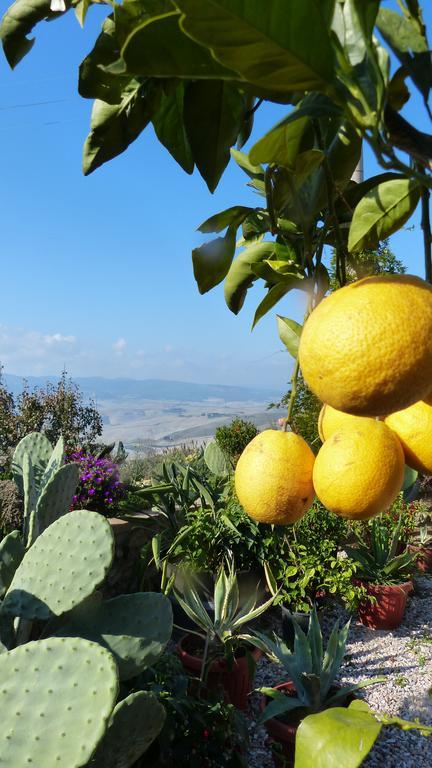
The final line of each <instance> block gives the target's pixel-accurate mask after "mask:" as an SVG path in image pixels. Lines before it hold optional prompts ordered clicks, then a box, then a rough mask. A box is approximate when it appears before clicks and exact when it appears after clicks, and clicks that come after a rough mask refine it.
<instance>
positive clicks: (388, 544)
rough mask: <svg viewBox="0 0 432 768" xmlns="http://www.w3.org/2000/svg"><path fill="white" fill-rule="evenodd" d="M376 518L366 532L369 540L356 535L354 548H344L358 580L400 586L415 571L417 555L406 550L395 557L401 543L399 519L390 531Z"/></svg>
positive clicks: (389, 527) (381, 520)
mask: <svg viewBox="0 0 432 768" xmlns="http://www.w3.org/2000/svg"><path fill="white" fill-rule="evenodd" d="M383 520H384V518H383V517H380V518H378V517H375V518H374V519H373V520H372V523H371V526H370V530H369V534H370V536H369V541H366V540H364V539H363V538H362V536H361V534H359V533H357V542H358V543H357V546H356V547H355V548H354V547H346V552H347V554H348V556H349V557H350V558H351V559H352V560H353V562H354V563H356V564H357V566H358V577H359V578H361V579H363V580H364V581H368V582H371V583H372V584H401V583H402V582H404V581H408V580H409V579H410V578H411V576H412V573H413V571H414V570H415V559H416V555H415V554H413V553H410V552H408V551H403V552H402V553H401V554H397V552H398V548H399V545H400V543H401V541H402V540H401V530H402V519H400V521H399V522H398V524H397V525H396V526H395V527H394V528H393V527H392V526H389V525H388V523H387V524H386V523H385V522H383Z"/></svg>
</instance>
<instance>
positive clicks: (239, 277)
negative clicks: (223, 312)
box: [224, 243, 275, 315]
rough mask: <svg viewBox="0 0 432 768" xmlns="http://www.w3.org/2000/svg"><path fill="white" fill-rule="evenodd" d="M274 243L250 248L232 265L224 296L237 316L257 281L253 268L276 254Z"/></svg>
mask: <svg viewBox="0 0 432 768" xmlns="http://www.w3.org/2000/svg"><path fill="white" fill-rule="evenodd" d="M274 245H275V244H274V243H257V244H255V245H250V246H248V247H247V248H246V249H245V250H244V251H243V252H242V253H241V254H240V255H239V256H238V257H237V259H236V260H235V261H234V262H233V263H232V264H231V267H230V269H229V272H228V274H227V276H226V279H225V285H224V295H225V301H226V304H227V306H228V308H229V309H230V310H231V312H233V313H234V314H235V315H237V314H238V313H239V312H240V310H241V308H242V306H243V304H244V300H245V298H246V294H247V292H248V290H249V288H250V287H251V286H252V285H253V283H254V282H255V280H257V279H258V278H257V275H256V274H255V273H254V271H253V266H254V265H255V264H258V263H260V262H262V261H264V260H265V259H267V258H268V257H269V256H271V255H272V254H273V253H274Z"/></svg>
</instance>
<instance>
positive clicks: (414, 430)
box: [385, 397, 432, 475]
mask: <svg viewBox="0 0 432 768" xmlns="http://www.w3.org/2000/svg"><path fill="white" fill-rule="evenodd" d="M385 423H386V424H387V426H389V427H390V429H392V430H393V432H395V433H396V435H397V436H398V438H399V440H400V441H401V443H402V448H403V449H404V453H405V462H406V463H407V464H408V466H409V467H412V468H413V469H417V471H418V472H423V473H424V474H425V475H430V474H432V397H428V398H426V400H419V402H418V403H414V405H410V406H409V408H404V410H403V411H396V413H392V414H391V415H390V416H387V418H386V420H385Z"/></svg>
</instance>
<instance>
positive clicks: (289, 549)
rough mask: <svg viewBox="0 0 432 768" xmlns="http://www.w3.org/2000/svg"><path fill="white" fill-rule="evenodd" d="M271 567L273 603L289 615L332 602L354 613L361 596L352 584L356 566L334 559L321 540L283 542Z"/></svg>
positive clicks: (332, 549)
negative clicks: (275, 589) (276, 586)
mask: <svg viewBox="0 0 432 768" xmlns="http://www.w3.org/2000/svg"><path fill="white" fill-rule="evenodd" d="M271 567H272V572H273V575H274V577H275V580H276V583H277V584H278V587H279V591H278V594H277V596H276V600H275V602H276V603H281V604H282V605H283V606H284V607H285V608H288V609H289V610H290V611H293V612H299V613H308V612H309V611H310V610H311V608H313V607H314V606H315V605H316V604H317V603H321V604H322V603H323V602H325V601H329V602H333V601H334V600H338V601H340V602H341V603H342V604H343V605H344V606H345V607H346V608H347V609H348V610H354V609H355V608H356V607H357V606H358V604H359V602H360V600H361V599H362V597H363V596H364V593H365V592H364V589H362V588H361V587H358V586H356V585H355V584H353V578H354V577H355V575H356V566H355V565H354V564H353V563H352V562H351V561H349V560H347V559H346V558H338V557H337V554H336V549H335V545H334V543H333V542H331V541H328V540H325V539H324V540H322V541H321V542H318V540H316V539H314V538H312V539H311V540H310V541H309V542H308V543H307V544H300V543H299V542H298V541H296V540H295V539H294V540H293V541H291V542H289V543H288V542H285V543H284V544H283V545H282V547H281V550H280V553H278V556H276V557H275V559H274V560H273V561H271Z"/></svg>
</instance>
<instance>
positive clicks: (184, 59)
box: [121, 11, 238, 79]
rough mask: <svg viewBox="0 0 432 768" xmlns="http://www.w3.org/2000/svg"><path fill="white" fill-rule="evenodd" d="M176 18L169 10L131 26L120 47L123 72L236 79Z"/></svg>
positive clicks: (158, 75) (149, 75) (140, 74)
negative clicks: (197, 42) (132, 27)
mask: <svg viewBox="0 0 432 768" xmlns="http://www.w3.org/2000/svg"><path fill="white" fill-rule="evenodd" d="M179 18H180V17H179V14H178V12H177V11H171V12H169V13H165V14H160V15H158V16H156V17H153V18H146V19H145V20H144V21H143V22H142V24H140V25H138V26H135V28H134V29H133V31H132V32H131V34H130V35H129V36H128V37H127V39H126V40H125V43H124V45H123V47H122V49H121V57H122V59H123V62H124V67H125V69H126V71H127V72H130V73H131V74H133V75H135V76H140V77H143V76H144V77H180V78H186V79H192V78H193V79H196V78H204V79H210V78H217V79H219V78H221V77H225V78H228V79H231V78H234V77H236V78H237V79H238V76H237V75H236V73H233V72H231V71H230V70H228V69H226V68H225V67H223V66H222V65H221V64H219V62H217V61H216V60H215V59H214V58H213V57H212V56H211V53H210V51H208V50H207V48H204V47H203V46H202V45H197V44H196V43H195V42H194V41H193V40H191V38H190V37H187V35H184V34H183V33H182V31H181V29H180V27H179Z"/></svg>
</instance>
